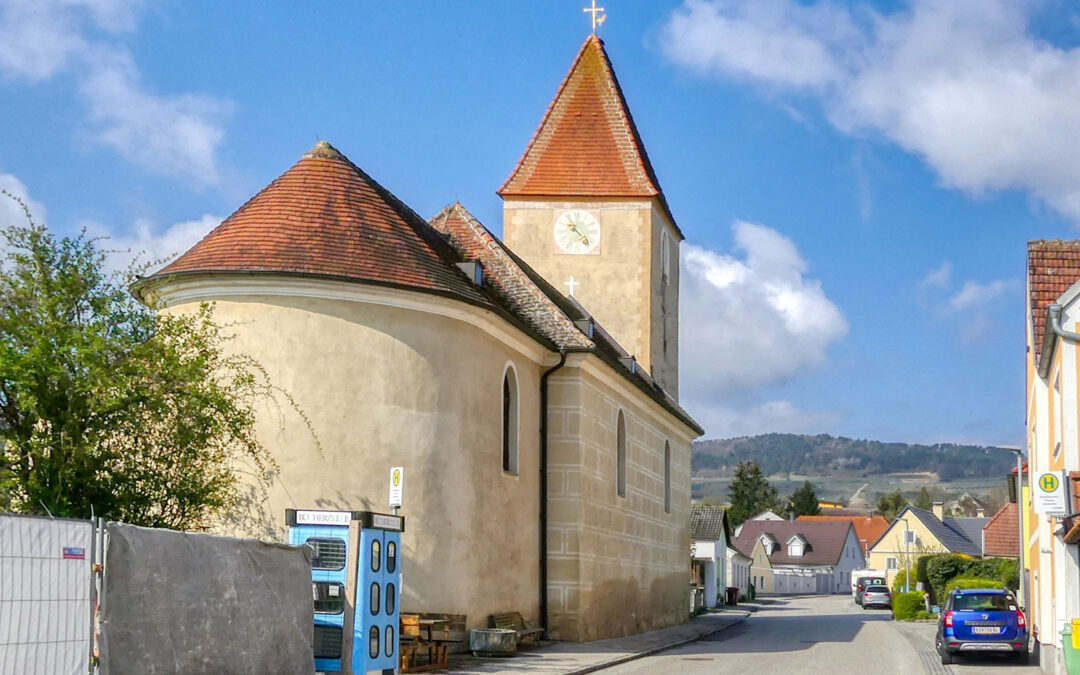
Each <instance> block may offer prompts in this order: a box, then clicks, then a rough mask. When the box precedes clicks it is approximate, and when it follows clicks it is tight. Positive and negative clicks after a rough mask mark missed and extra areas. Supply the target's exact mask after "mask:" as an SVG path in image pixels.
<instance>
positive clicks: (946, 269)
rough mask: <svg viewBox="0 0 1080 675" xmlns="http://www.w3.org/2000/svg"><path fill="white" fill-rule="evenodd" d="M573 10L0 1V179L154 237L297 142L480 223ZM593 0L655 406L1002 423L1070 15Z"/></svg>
mask: <svg viewBox="0 0 1080 675" xmlns="http://www.w3.org/2000/svg"><path fill="white" fill-rule="evenodd" d="M584 4H585V3H582V2H564V1H562V0H558V1H555V0H549V1H546V2H533V3H507V2H495V1H494V0H492V1H488V2H480V1H476V2H468V3H375V2H365V3H359V2H357V3H336V4H331V3H284V2H266V3H258V4H255V3H210V2H201V3H189V4H181V3H179V2H139V1H137V0H101V1H97V0H68V1H66V2H52V1H43V0H31V1H26V2H24V1H22V0H0V45H5V47H4V48H3V49H0V100H2V101H3V105H2V106H0V120H2V123H3V130H4V131H5V133H3V134H0V187H4V188H6V189H8V190H10V191H13V192H15V193H17V194H19V195H21V196H23V197H25V198H27V199H28V200H29V202H30V203H31V205H32V207H33V209H34V211H35V213H36V214H37V215H38V216H39V219H41V220H44V221H46V222H47V223H48V225H49V226H50V227H51V228H52V229H54V230H56V231H59V232H64V233H73V232H77V231H78V230H79V229H80V228H83V227H86V228H88V229H89V230H90V231H91V232H94V233H104V234H109V235H111V236H112V237H113V239H114V240H115V242H116V245H117V246H119V247H134V248H137V249H146V250H147V251H149V254H150V255H153V256H161V255H167V254H170V253H177V252H180V251H181V250H182V249H183V248H186V247H187V246H188V245H190V244H191V243H192V242H193V241H194V240H196V239H197V238H198V237H199V236H201V235H202V234H203V233H205V232H206V231H208V230H209V228H210V227H212V226H213V225H215V224H216V223H217V222H219V221H220V220H221V219H222V218H224V217H225V216H227V215H228V214H229V213H231V212H232V211H233V210H235V209H236V208H237V207H238V206H239V205H240V204H242V203H243V202H244V201H245V200H246V199H247V198H249V197H250V196H251V195H253V194H254V193H255V192H256V191H258V190H259V189H260V188H262V187H263V186H264V185H266V184H267V183H268V182H270V181H271V180H273V179H274V178H275V177H276V176H278V175H279V174H281V173H282V172H283V171H285V170H286V169H287V168H288V167H289V166H291V165H292V164H293V163H294V162H295V161H297V159H299V157H300V156H301V155H302V154H303V153H304V152H305V151H307V150H308V149H309V148H310V147H311V146H313V145H314V144H315V142H316V141H317V140H319V139H324V140H328V141H330V142H331V143H333V144H334V145H335V146H336V147H337V148H339V149H340V150H341V151H342V152H344V153H345V154H346V155H348V156H349V157H350V159H352V160H353V161H354V162H356V163H357V164H358V165H360V166H361V167H363V168H364V169H365V170H366V171H368V172H369V173H371V174H372V175H373V176H374V177H375V178H376V179H377V180H379V181H380V182H381V183H383V184H384V185H385V186H386V187H388V188H389V189H390V190H392V191H393V192H394V193H395V194H397V195H398V196H399V197H401V198H402V199H403V200H404V201H405V202H407V203H408V204H409V205H410V206H412V207H413V208H414V209H416V210H417V211H418V212H420V213H422V214H426V215H431V214H434V213H435V212H437V211H438V210H439V209H440V208H442V207H443V206H445V205H446V204H448V203H450V202H452V201H455V200H460V201H462V202H463V203H464V204H465V205H466V206H467V207H468V208H469V209H470V210H472V211H473V213H474V214H476V215H477V217H479V218H480V220H481V221H482V222H484V223H485V224H487V225H488V226H489V227H491V228H492V229H494V230H495V231H496V232H499V231H500V230H501V207H500V201H499V199H498V197H497V196H496V195H495V192H494V191H495V189H496V188H497V187H498V186H499V185H500V184H501V183H502V181H503V180H504V179H505V178H506V176H507V175H508V174H509V172H510V170H511V169H512V168H513V166H514V164H515V162H516V161H517V159H518V157H519V156H520V154H521V153H522V151H523V150H524V148H525V146H526V144H527V142H528V140H529V138H530V137H531V135H532V133H533V131H534V130H535V128H536V126H537V124H538V123H539V121H540V118H541V116H542V114H543V112H544V110H545V108H546V106H547V105H548V103H549V102H550V100H551V97H552V96H553V95H554V93H555V90H556V88H557V86H558V85H559V83H560V82H561V80H562V78H563V76H564V75H565V74H566V72H567V70H568V68H569V66H570V64H571V61H572V59H573V57H574V55H575V54H576V52H577V50H578V48H579V47H580V45H581V43H582V42H583V40H584V39H585V37H586V36H587V35H588V31H589V27H588V19H587V16H586V15H585V14H583V13H582V11H581V8H582V6H583V5H584ZM599 4H602V5H603V6H605V7H606V8H607V13H608V19H607V21H606V22H605V24H604V25H603V26H602V28H601V30H600V35H601V37H603V38H604V40H605V43H606V45H607V49H608V53H609V55H610V56H611V58H612V61H613V63H614V66H615V69H616V72H617V74H618V76H619V78H620V82H621V84H622V86H623V90H624V92H625V94H626V96H627V99H628V101H629V104H630V106H631V109H632V112H633V114H634V116H635V120H636V122H637V124H638V127H639V130H640V131H641V134H642V136H643V138H644V141H645V144H646V147H647V148H648V151H649V154H650V157H651V159H652V162H653V164H654V166H655V168H656V170H657V172H658V175H659V178H660V181H661V183H662V186H663V188H664V190H665V193H666V195H667V197H668V200H669V202H670V204H671V208H672V211H673V213H674V214H675V217H676V219H677V220H678V223H679V225H680V226H681V228H682V230H683V231H684V233H685V234H686V237H687V240H686V242H685V244H684V247H683V307H682V309H683V312H682V352H683V364H682V365H683V378H682V380H683V381H682V397H681V398H682V401H683V403H684V404H685V406H686V407H687V408H688V409H689V410H690V411H691V413H692V414H694V415H695V416H697V417H698V418H699V419H700V420H701V421H702V422H703V423H704V424H705V426H706V428H707V430H708V435H709V436H710V437H712V436H729V435H739V434H746V433H759V432H765V431H793V432H803V433H819V432H825V433H833V434H841V435H846V436H853V437H862V438H874V439H881V440H907V441H920V442H933V441H973V442H987V443H1014V444H1018V443H1020V442H1021V441H1022V439H1023V427H1024V406H1023V398H1024V380H1023V377H1024V273H1025V255H1026V249H1025V242H1026V241H1027V240H1028V239H1035V238H1070V239H1071V238H1074V237H1076V235H1077V231H1076V225H1077V223H1078V222H1080V162H1077V161H1076V156H1077V153H1076V151H1075V150H1074V148H1077V147H1080V50H1078V49H1077V45H1078V43H1080V40H1078V38H1080V21H1078V19H1080V15H1078V13H1077V12H1076V11H1075V10H1073V9H1072V8H1071V6H1070V5H1069V4H1068V3H1067V2H1065V1H1064V0H1046V1H1043V2H1039V1H1035V0H1031V1H1022V2H1017V1H1014V0H958V1H955V2H940V3H935V2H920V1H916V2H879V3H840V2H833V3H830V2H796V1H795V0H763V1H760V2H723V1H720V2H706V1H705V0H700V1H697V2H689V1H688V2H653V1H650V2H645V1H636V2H631V1H627V0H606V1H605V2H602V3H599ZM0 216H7V217H14V215H13V212H12V211H11V210H10V209H8V208H7V207H5V206H0Z"/></svg>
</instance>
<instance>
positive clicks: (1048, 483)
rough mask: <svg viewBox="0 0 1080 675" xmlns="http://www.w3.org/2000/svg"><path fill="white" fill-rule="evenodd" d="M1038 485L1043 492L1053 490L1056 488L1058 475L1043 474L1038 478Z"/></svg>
mask: <svg viewBox="0 0 1080 675" xmlns="http://www.w3.org/2000/svg"><path fill="white" fill-rule="evenodd" d="M1039 487H1040V488H1042V491H1043V492H1053V491H1054V490H1057V489H1058V477H1057V476H1055V475H1054V474H1052V473H1046V474H1043V476H1042V478H1040V479H1039Z"/></svg>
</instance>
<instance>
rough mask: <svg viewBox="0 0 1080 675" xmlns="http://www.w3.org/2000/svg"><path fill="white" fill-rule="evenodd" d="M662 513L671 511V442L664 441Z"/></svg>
mask: <svg viewBox="0 0 1080 675" xmlns="http://www.w3.org/2000/svg"><path fill="white" fill-rule="evenodd" d="M664 513H671V443H669V442H667V441H664Z"/></svg>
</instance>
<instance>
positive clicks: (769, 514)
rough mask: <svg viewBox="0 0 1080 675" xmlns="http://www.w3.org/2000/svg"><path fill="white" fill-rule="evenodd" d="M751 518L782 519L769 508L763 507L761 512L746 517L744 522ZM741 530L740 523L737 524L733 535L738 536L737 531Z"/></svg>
mask: <svg viewBox="0 0 1080 675" xmlns="http://www.w3.org/2000/svg"><path fill="white" fill-rule="evenodd" d="M751 520H783V518H782V517H780V516H778V515H777V514H775V513H773V512H772V511H770V510H769V509H765V510H764V511H762V512H761V513H759V514H757V515H753V516H750V517H749V518H747V519H746V522H750V521H751ZM741 530H742V525H739V526H737V527H736V528H735V536H736V537H737V536H739V532H740V531H741Z"/></svg>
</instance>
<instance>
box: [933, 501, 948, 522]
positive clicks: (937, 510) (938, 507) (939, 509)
mask: <svg viewBox="0 0 1080 675" xmlns="http://www.w3.org/2000/svg"><path fill="white" fill-rule="evenodd" d="M933 508H934V515H935V516H937V519H938V520H943V519H944V518H945V505H944V504H943V503H941V502H934V507H933Z"/></svg>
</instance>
